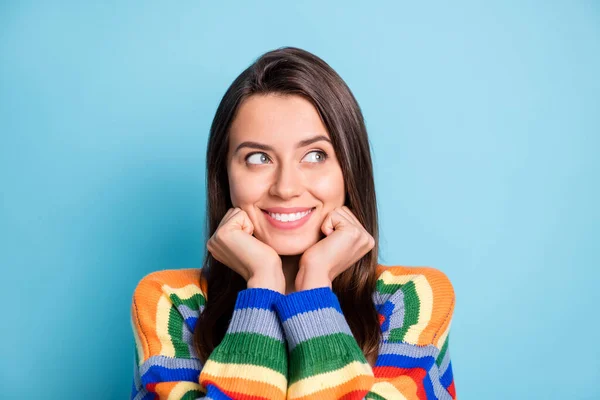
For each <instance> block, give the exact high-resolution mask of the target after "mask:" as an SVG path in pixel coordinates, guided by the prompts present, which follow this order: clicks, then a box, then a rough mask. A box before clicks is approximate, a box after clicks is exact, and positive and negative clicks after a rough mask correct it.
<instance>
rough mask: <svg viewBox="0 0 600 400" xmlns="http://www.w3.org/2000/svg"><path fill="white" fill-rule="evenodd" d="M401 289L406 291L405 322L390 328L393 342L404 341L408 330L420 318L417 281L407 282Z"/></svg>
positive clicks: (390, 338)
mask: <svg viewBox="0 0 600 400" xmlns="http://www.w3.org/2000/svg"><path fill="white" fill-rule="evenodd" d="M400 289H401V290H402V292H403V293H404V322H403V323H402V327H400V328H394V329H391V330H390V337H389V340H390V341H391V342H402V341H403V340H404V335H406V332H407V331H408V330H409V329H410V327H411V326H413V325H415V324H416V323H417V321H418V320H419V309H420V307H421V300H419V296H418V295H417V289H416V287H415V283H414V282H413V281H410V282H407V283H406V284H405V285H401V288H400Z"/></svg>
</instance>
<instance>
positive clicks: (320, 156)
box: [305, 150, 327, 163]
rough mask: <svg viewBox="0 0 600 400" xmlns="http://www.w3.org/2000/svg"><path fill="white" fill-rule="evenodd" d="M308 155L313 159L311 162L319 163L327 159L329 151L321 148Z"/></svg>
mask: <svg viewBox="0 0 600 400" xmlns="http://www.w3.org/2000/svg"><path fill="white" fill-rule="evenodd" d="M306 157H308V158H309V159H310V160H311V161H309V162H315V163H319V162H323V161H325V159H326V158H327V153H325V152H324V151H321V150H315V151H311V152H310V153H308V154H307V155H306ZM306 157H305V158H306Z"/></svg>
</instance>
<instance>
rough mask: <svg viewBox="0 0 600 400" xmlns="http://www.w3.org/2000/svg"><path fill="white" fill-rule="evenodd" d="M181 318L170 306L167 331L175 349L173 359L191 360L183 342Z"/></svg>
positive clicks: (186, 346) (175, 309)
mask: <svg viewBox="0 0 600 400" xmlns="http://www.w3.org/2000/svg"><path fill="white" fill-rule="evenodd" d="M183 324H184V322H183V318H182V317H181V314H179V311H177V308H175V307H174V306H171V309H170V310H169V326H168V328H167V329H168V331H169V335H170V336H171V343H173V347H174V348H175V357H177V358H192V357H191V355H190V350H189V348H188V345H187V343H186V342H185V341H184V340H183Z"/></svg>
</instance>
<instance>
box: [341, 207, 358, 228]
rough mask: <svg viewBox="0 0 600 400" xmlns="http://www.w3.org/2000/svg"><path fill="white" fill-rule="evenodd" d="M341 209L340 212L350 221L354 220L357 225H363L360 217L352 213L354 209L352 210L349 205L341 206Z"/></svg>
mask: <svg viewBox="0 0 600 400" xmlns="http://www.w3.org/2000/svg"><path fill="white" fill-rule="evenodd" d="M339 211H340V213H342V214H344V215H345V216H346V218H348V219H349V220H350V221H353V222H354V223H355V224H356V225H358V226H362V224H361V223H360V221H359V220H358V218H356V216H355V215H354V214H353V213H352V211H350V209H349V208H348V207H346V206H342V207H340V208H339Z"/></svg>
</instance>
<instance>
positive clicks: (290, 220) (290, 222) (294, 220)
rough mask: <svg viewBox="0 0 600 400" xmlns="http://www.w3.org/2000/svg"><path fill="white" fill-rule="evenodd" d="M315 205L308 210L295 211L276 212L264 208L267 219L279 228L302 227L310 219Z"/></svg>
mask: <svg viewBox="0 0 600 400" xmlns="http://www.w3.org/2000/svg"><path fill="white" fill-rule="evenodd" d="M314 210H315V207H313V208H309V209H307V210H306V211H301V212H295V213H274V212H269V211H266V210H262V212H263V214H264V215H265V217H266V218H267V221H269V223H270V224H271V225H272V226H274V227H275V228H278V229H296V228H299V227H301V226H302V225H304V224H305V223H306V221H308V220H309V219H310V216H311V215H312V213H313V211H314Z"/></svg>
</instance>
